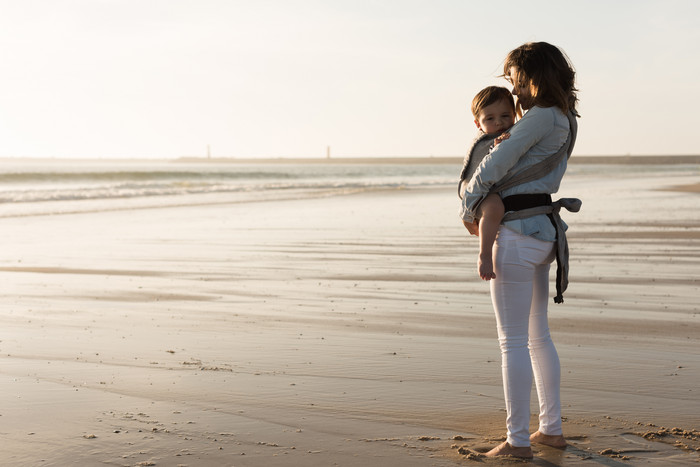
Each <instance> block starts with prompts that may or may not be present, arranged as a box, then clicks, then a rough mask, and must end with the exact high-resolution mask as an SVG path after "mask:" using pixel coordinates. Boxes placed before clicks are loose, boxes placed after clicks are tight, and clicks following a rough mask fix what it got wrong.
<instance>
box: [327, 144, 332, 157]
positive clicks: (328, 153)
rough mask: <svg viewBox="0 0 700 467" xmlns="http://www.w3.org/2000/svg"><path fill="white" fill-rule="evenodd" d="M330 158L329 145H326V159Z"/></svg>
mask: <svg viewBox="0 0 700 467" xmlns="http://www.w3.org/2000/svg"><path fill="white" fill-rule="evenodd" d="M330 158H331V147H330V146H326V159H330Z"/></svg>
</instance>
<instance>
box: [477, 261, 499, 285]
mask: <svg viewBox="0 0 700 467" xmlns="http://www.w3.org/2000/svg"><path fill="white" fill-rule="evenodd" d="M477 268H478V270H479V277H481V278H482V279H483V280H485V281H490V280H491V279H495V278H496V273H495V272H493V260H492V259H491V255H484V256H482V255H479V263H478V264H477Z"/></svg>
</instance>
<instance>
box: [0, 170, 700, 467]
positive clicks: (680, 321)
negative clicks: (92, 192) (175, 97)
mask: <svg viewBox="0 0 700 467" xmlns="http://www.w3.org/2000/svg"><path fill="white" fill-rule="evenodd" d="M678 187H686V188H687V189H686V188H681V189H679V188H678ZM697 187H698V174H697V172H692V171H690V172H688V173H681V174H678V173H675V172H674V173H671V174H669V175H668V176H653V177H652V174H651V173H648V172H640V173H631V174H625V173H622V174H620V173H614V171H611V173H609V174H607V175H606V176H604V177H600V176H598V175H595V174H591V175H590V176H586V175H585V174H583V175H579V176H577V177H572V178H565V179H564V184H563V185H562V189H561V192H560V193H559V195H560V196H562V197H565V196H576V197H579V198H581V199H582V200H583V203H584V204H583V209H582V211H581V212H580V213H578V214H570V213H566V214H564V219H565V221H566V222H567V223H568V224H569V226H570V229H569V241H570V248H571V258H572V259H571V284H570V286H569V290H568V292H567V293H566V295H565V303H564V304H563V305H554V304H552V306H551V308H550V324H551V328H552V334H553V338H554V341H555V343H556V345H557V348H558V350H559V354H560V358H561V361H562V375H563V379H562V400H563V403H564V417H565V421H564V430H565V435H566V436H567V438H568V439H569V441H570V443H571V445H570V446H569V447H568V448H567V449H566V450H563V451H562V450H556V449H551V448H545V447H540V446H535V459H534V460H533V461H531V462H520V461H512V462H513V463H514V464H532V465H538V466H592V465H604V466H624V465H652V466H667V465H698V462H699V461H700V431H699V430H700V351H699V350H698V349H700V300H699V297H700V277H699V276H698V272H699V271H700V195H699V194H698V189H697ZM298 198H299V199H289V200H264V199H263V200H255V199H246V200H245V202H235V203H234V202H231V203H229V202H227V201H226V197H225V196H223V195H222V196H218V197H217V199H216V202H211V200H210V199H209V198H207V202H203V203H201V204H199V205H172V206H162V207H148V206H137V207H133V206H132V207H131V208H124V209H115V210H109V211H99V210H97V211H95V210H86V211H85V212H77V213H73V214H58V215H39V214H37V215H26V216H14V215H10V216H8V217H4V218H0V224H1V225H2V230H1V231H2V237H3V245H4V247H3V248H2V255H1V256H0V279H1V281H2V282H1V283H2V302H3V303H2V312H1V313H0V400H1V402H0V433H1V436H2V446H1V447H0V464H2V465H7V466H14V465H23V466H24V465H55V466H64V465H83V466H92V465H95V466H97V465H116V466H137V465H138V466H146V465H156V466H208V465H212V466H219V465H221V466H237V467H238V466H242V467H245V466H334V465H338V466H362V467H367V466H389V467H391V466H397V467H398V466H402V467H405V466H438V467H443V466H461V465H483V464H486V465H501V464H500V463H499V462H503V461H502V460H501V461H497V462H494V461H490V460H483V459H478V458H476V459H474V457H476V456H475V454H474V453H478V452H481V451H483V450H484V449H486V448H488V447H490V446H494V445H495V444H497V443H498V442H500V440H502V439H503V437H504V435H505V413H504V410H503V393H502V386H501V371H500V353H499V349H498V344H497V340H496V329H495V319H494V317H493V312H492V309H491V304H490V298H489V294H488V285H487V284H486V283H484V282H482V281H480V280H479V278H478V276H477V275H476V265H475V261H476V254H477V251H478V243H477V241H476V239H475V238H468V237H467V234H466V231H465V230H464V228H463V227H462V226H461V225H460V222H459V219H458V218H457V215H456V212H457V206H458V199H457V197H456V193H455V189H454V187H452V186H450V187H435V188H425V189H383V190H366V191H363V192H359V193H354V194H353V193H351V194H347V195H342V196H321V197H311V198H309V197H304V196H299V197H298ZM536 406H537V402H536V396H535V394H534V391H533V400H532V407H533V412H536ZM532 427H533V429H535V427H536V422H535V419H534V417H533V423H532ZM470 453H471V454H470Z"/></svg>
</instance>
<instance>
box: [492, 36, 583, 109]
mask: <svg viewBox="0 0 700 467" xmlns="http://www.w3.org/2000/svg"><path fill="white" fill-rule="evenodd" d="M511 67H515V68H517V74H518V76H511V75H510V74H511ZM503 77H505V78H506V79H507V80H509V81H510V82H511V83H520V85H522V86H528V87H529V88H530V96H531V97H532V101H533V104H534V105H537V106H540V107H559V108H560V109H561V110H562V112H564V113H567V112H569V111H571V112H573V113H574V114H576V115H578V114H577V112H576V102H578V97H576V91H578V89H576V88H575V87H574V81H575V78H576V72H575V71H574V67H573V65H572V64H571V61H570V60H569V58H568V57H567V56H566V54H565V53H564V52H563V51H562V50H561V49H559V48H558V47H556V46H554V45H552V44H548V43H547V42H528V43H526V44H523V45H521V46H520V47H518V48H517V49H515V50H512V51H511V52H510V53H509V54H508V56H507V57H506V59H505V61H504V62H503ZM520 112H521V108H520V105H518V113H520Z"/></svg>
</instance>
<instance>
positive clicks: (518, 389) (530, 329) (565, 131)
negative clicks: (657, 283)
mask: <svg viewBox="0 0 700 467" xmlns="http://www.w3.org/2000/svg"><path fill="white" fill-rule="evenodd" d="M503 76H504V77H505V78H506V79H507V80H508V81H510V82H511V84H512V85H513V91H512V92H513V94H514V95H515V96H516V97H517V103H516V106H517V109H518V112H519V114H522V112H523V111H525V113H524V114H523V116H522V118H521V119H520V120H519V121H518V122H517V123H516V124H515V125H514V126H513V128H512V129H511V130H510V138H509V139H507V140H504V141H503V142H501V143H500V144H499V145H498V146H496V147H495V148H494V149H493V150H492V151H491V153H490V154H489V155H488V156H486V158H484V160H483V161H482V162H481V164H480V165H479V167H478V169H477V171H476V173H475V174H474V176H473V177H472V179H471V181H470V182H469V184H468V186H467V190H466V191H467V192H466V193H465V196H464V198H463V200H462V209H461V212H460V214H461V217H462V219H463V222H464V225H465V226H466V227H467V229H468V230H469V231H470V232H471V233H473V234H476V235H478V223H477V222H476V221H475V218H476V212H477V210H478V207H479V204H480V203H481V201H482V200H483V199H484V198H485V197H486V196H487V195H488V193H489V191H490V190H491V191H492V188H493V187H494V185H495V184H496V183H497V182H499V181H501V180H502V179H504V178H507V177H508V176H510V175H511V174H514V173H518V172H521V171H522V170H523V169H526V168H528V167H531V166H533V165H535V164H537V163H538V162H541V161H543V160H545V159H547V158H551V157H552V156H553V155H555V154H557V153H559V152H560V149H561V148H562V146H564V145H565V144H566V143H567V137H569V133H570V131H571V132H572V133H573V134H574V135H575V126H574V127H571V128H570V123H569V122H570V120H569V118H568V117H567V114H569V113H573V114H574V115H577V114H576V102H577V97H576V91H577V90H576V88H575V87H574V79H575V72H574V70H573V67H572V66H571V64H570V62H569V60H568V59H567V57H566V56H565V55H564V53H563V52H562V51H561V50H559V49H558V48H557V47H555V46H553V45H551V44H548V43H546V42H535V43H527V44H524V45H522V46H520V47H518V48H517V49H515V50H513V51H511V52H510V53H509V54H508V56H507V57H506V59H505V62H504V66H503ZM572 121H573V122H574V125H575V119H572ZM569 144H573V141H571V142H570V143H569ZM569 153H570V152H569ZM566 165H567V158H566V157H563V158H562V160H561V162H559V163H557V164H556V165H555V166H554V168H553V169H551V171H549V172H548V173H547V174H545V175H543V176H542V177H540V178H538V179H535V180H532V181H529V182H526V183H523V184H520V185H517V186H513V187H510V188H507V189H505V190H503V191H501V193H500V195H501V197H502V198H503V200H504V204H505V206H506V209H505V210H506V212H509V211H511V212H512V211H518V210H521V209H527V208H532V207H535V206H543V205H547V204H549V205H551V204H552V203H551V197H550V196H549V195H550V194H552V193H555V192H556V191H557V190H558V189H559V184H560V182H561V179H562V176H563V175H564V172H565V171H566ZM555 227H556V224H555V222H554V220H553V218H552V216H549V217H548V216H547V215H545V214H539V215H534V216H532V217H525V218H518V219H514V220H505V221H504V222H503V223H502V224H501V226H500V228H499V231H498V237H497V239H496V243H495V245H494V250H493V258H494V269H495V271H494V272H495V275H496V278H495V279H494V280H492V281H491V299H492V302H493V306H494V310H495V312H496V323H497V327H498V340H499V345H500V348H501V358H502V372H503V390H504V394H505V401H506V410H507V414H508V415H507V419H506V425H507V428H508V436H507V439H506V441H505V442H504V443H502V444H501V445H499V446H497V447H496V448H494V449H492V450H491V451H489V452H488V453H487V454H486V455H487V456H502V455H512V456H516V457H522V458H531V457H532V450H531V448H530V443H531V442H535V443H541V444H546V445H549V446H554V447H560V448H563V447H565V446H566V441H565V440H564V436H563V432H562V426H561V402H560V397H559V384H560V366H559V357H558V355H557V351H556V348H555V347H554V344H553V342H552V339H551V337H550V335H549V327H548V324H547V302H548V295H549V265H550V263H551V262H552V261H553V259H554V258H555V255H556V251H557V250H556V248H555V243H556V241H557V229H556V228H555ZM561 236H562V231H561V229H560V234H559V237H560V238H561ZM560 295H561V294H559V296H558V298H559V299H561V297H560ZM533 373H534V377H535V383H536V386H537V395H538V398H539V402H540V416H539V429H538V430H537V431H536V432H535V433H534V434H532V436H530V435H529V419H530V388H531V386H532V378H533Z"/></svg>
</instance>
